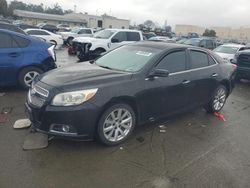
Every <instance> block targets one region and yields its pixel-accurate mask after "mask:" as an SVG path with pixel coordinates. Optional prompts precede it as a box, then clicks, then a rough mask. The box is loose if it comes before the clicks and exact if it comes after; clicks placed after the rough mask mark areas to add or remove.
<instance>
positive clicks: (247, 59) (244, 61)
mask: <svg viewBox="0 0 250 188" xmlns="http://www.w3.org/2000/svg"><path fill="white" fill-rule="evenodd" d="M239 64H240V65H248V66H250V56H249V55H245V54H242V55H240V56H239Z"/></svg>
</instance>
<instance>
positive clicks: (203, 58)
mask: <svg viewBox="0 0 250 188" xmlns="http://www.w3.org/2000/svg"><path fill="white" fill-rule="evenodd" d="M190 60H191V62H190V68H191V69H196V68H201V67H206V66H208V65H209V63H208V56H207V54H206V53H204V52H200V51H194V50H191V51H190Z"/></svg>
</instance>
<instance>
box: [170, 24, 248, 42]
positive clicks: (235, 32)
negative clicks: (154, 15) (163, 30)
mask: <svg viewBox="0 0 250 188" xmlns="http://www.w3.org/2000/svg"><path fill="white" fill-rule="evenodd" d="M205 29H206V28H205V27H200V26H195V25H176V26H175V33H176V34H177V35H185V34H188V33H189V32H195V33H198V34H200V35H202V34H203V33H204V31H205ZM208 29H213V30H215V32H216V35H217V36H218V37H221V38H229V39H230V38H232V39H235V38H238V39H243V40H250V27H240V28H231V27H209V28H208Z"/></svg>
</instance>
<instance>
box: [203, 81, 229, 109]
mask: <svg viewBox="0 0 250 188" xmlns="http://www.w3.org/2000/svg"><path fill="white" fill-rule="evenodd" d="M227 93H228V91H227V88H226V87H225V86H223V85H220V86H218V87H217V89H216V90H215V92H214V93H213V96H212V98H211V101H210V102H209V103H208V104H207V105H206V106H205V109H206V111H207V112H208V113H213V112H219V111H221V109H222V108H223V107H224V105H225V103H226V100H227Z"/></svg>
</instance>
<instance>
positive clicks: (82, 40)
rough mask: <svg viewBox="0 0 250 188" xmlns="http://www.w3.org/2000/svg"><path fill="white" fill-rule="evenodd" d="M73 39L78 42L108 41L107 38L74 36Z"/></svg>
mask: <svg viewBox="0 0 250 188" xmlns="http://www.w3.org/2000/svg"><path fill="white" fill-rule="evenodd" d="M73 41H75V42H80V43H98V42H104V41H108V39H98V38H93V37H76V38H75V39H74V40H73Z"/></svg>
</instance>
